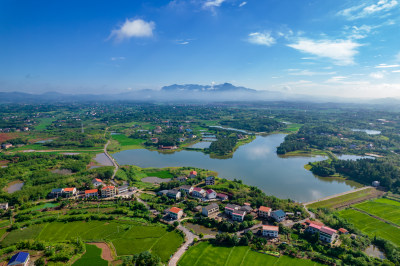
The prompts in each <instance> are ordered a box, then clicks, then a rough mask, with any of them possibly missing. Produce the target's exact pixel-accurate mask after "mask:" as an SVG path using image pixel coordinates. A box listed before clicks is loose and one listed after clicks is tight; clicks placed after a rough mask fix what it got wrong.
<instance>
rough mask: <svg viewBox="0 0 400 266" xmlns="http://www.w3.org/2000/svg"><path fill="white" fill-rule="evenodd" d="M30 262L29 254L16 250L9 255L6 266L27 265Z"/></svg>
mask: <svg viewBox="0 0 400 266" xmlns="http://www.w3.org/2000/svg"><path fill="white" fill-rule="evenodd" d="M29 262H30V256H29V253H27V252H18V253H17V254H15V255H14V256H12V257H11V259H10V261H9V262H8V264H7V266H28V265H29Z"/></svg>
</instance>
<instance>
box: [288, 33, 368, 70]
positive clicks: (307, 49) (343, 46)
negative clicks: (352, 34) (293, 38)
mask: <svg viewBox="0 0 400 266" xmlns="http://www.w3.org/2000/svg"><path fill="white" fill-rule="evenodd" d="M288 46H289V47H292V48H294V49H296V50H299V51H301V52H303V53H307V54H312V55H316V56H318V57H321V58H329V59H332V60H333V62H334V63H335V64H337V65H351V64H354V56H355V55H356V54H357V53H358V51H357V48H358V47H360V46H362V45H361V44H359V43H357V42H355V41H353V40H311V39H307V38H301V39H299V40H298V41H297V42H295V43H292V44H288Z"/></svg>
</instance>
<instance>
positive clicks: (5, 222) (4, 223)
mask: <svg viewBox="0 0 400 266" xmlns="http://www.w3.org/2000/svg"><path fill="white" fill-rule="evenodd" d="M9 225H10V220H9V219H7V220H0V228H1V227H4V226H9Z"/></svg>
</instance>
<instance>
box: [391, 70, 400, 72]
mask: <svg viewBox="0 0 400 266" xmlns="http://www.w3.org/2000/svg"><path fill="white" fill-rule="evenodd" d="M392 73H400V70H393V71H392Z"/></svg>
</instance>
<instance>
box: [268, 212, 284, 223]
mask: <svg viewBox="0 0 400 266" xmlns="http://www.w3.org/2000/svg"><path fill="white" fill-rule="evenodd" d="M271 217H272V218H274V219H275V221H277V222H278V223H279V222H282V221H283V220H285V219H286V213H285V212H284V211H282V210H277V211H273V212H271Z"/></svg>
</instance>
